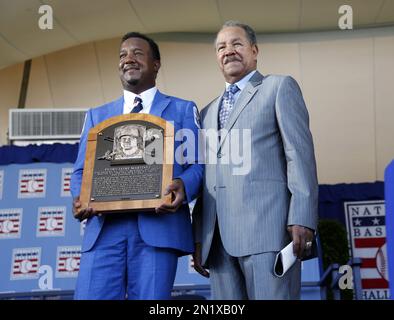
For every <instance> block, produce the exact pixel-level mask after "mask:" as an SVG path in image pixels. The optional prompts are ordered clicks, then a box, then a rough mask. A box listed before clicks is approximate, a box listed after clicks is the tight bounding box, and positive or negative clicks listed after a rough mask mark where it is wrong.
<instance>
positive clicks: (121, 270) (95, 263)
mask: <svg viewBox="0 0 394 320" xmlns="http://www.w3.org/2000/svg"><path fill="white" fill-rule="evenodd" d="M159 68H160V52H159V48H158V46H157V44H156V43H155V42H154V41H153V40H152V39H150V38H148V37H147V36H145V35H142V34H140V33H135V32H132V33H128V34H126V35H124V36H123V38H122V41H121V46H120V53H119V75H120V80H121V82H122V85H123V89H124V95H123V96H122V97H121V98H119V99H118V100H115V101H113V102H111V103H108V104H105V105H103V106H101V107H98V108H94V109H90V110H89V111H88V112H87V115H86V119H85V125H84V128H83V131H82V135H81V140H80V147H79V152H78V158H77V160H76V162H75V165H74V172H73V175H72V178H71V192H72V195H73V198H74V201H73V211H74V216H75V217H76V218H77V219H79V220H83V219H87V223H86V229H85V235H84V239H83V244H82V257H81V264H80V271H79V275H78V280H77V286H76V291H75V299H125V298H126V297H127V298H128V299H169V298H170V294H171V289H172V286H173V283H174V279H175V274H176V269H177V261H178V257H179V256H181V255H186V254H190V253H192V252H193V250H194V243H193V236H192V229H191V222H190V212H189V207H188V204H187V203H188V202H190V201H192V200H193V199H194V198H195V197H196V195H197V194H198V192H199V189H200V186H201V182H202V174H203V167H202V165H200V164H198V163H197V153H196V152H195V154H196V159H195V160H190V157H188V162H186V163H182V164H179V163H177V162H176V161H175V164H174V168H173V169H174V170H173V176H174V179H173V181H172V183H171V184H170V185H169V186H168V188H167V192H168V193H172V194H173V201H172V203H171V204H162V205H161V206H159V207H158V208H156V213H146V212H138V213H133V212H130V213H121V214H108V215H102V216H101V215H98V214H97V212H95V211H94V210H93V209H92V208H87V209H85V210H80V209H81V203H80V201H79V194H80V188H81V181H82V174H83V165H84V160H85V152H86V140H87V135H88V132H89V130H90V129H91V128H92V127H94V126H96V125H97V124H98V123H100V122H102V121H104V120H106V119H108V118H110V117H113V116H117V115H121V114H126V113H130V112H140V113H149V114H152V115H156V116H159V117H162V118H163V119H165V120H167V121H171V122H172V123H173V124H174V127H175V133H176V132H177V131H179V130H181V129H189V130H191V131H192V132H193V133H194V137H195V138H196V140H197V136H198V127H199V122H198V121H199V120H198V119H199V118H198V110H197V107H196V106H195V104H194V103H193V102H191V101H186V100H182V99H179V98H175V97H171V96H167V95H164V94H162V93H161V92H159V91H158V90H157V88H156V76H157V73H158V71H159ZM183 142H184V141H175V143H174V147H175V150H177V148H178V147H179V146H180V145H181V144H182V143H183ZM191 145H193V144H191ZM195 145H196V146H197V142H196V143H195Z"/></svg>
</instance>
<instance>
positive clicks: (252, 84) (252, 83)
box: [219, 71, 264, 149]
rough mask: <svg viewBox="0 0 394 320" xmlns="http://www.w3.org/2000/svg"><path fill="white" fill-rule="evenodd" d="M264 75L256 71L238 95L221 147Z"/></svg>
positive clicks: (226, 125) (225, 127)
mask: <svg viewBox="0 0 394 320" xmlns="http://www.w3.org/2000/svg"><path fill="white" fill-rule="evenodd" d="M263 78H264V77H263V75H262V74H261V73H259V72H258V71H256V73H255V74H254V75H253V76H252V78H251V79H250V80H249V82H248V84H247V85H246V87H245V88H244V90H242V92H241V95H240V96H239V97H238V100H237V102H236V103H235V105H234V107H233V110H232V112H231V114H230V117H229V118H228V120H227V122H226V124H225V126H224V129H225V130H224V132H223V136H222V137H221V139H220V145H219V149H220V147H221V146H222V144H223V142H224V140H225V139H226V137H227V135H228V133H229V131H230V130H231V128H232V127H233V126H234V123H235V121H236V120H237V119H238V117H239V115H240V114H241V112H242V111H243V110H244V109H245V107H246V106H247V104H248V103H249V101H250V100H251V99H252V98H253V96H254V94H255V93H256V91H257V88H256V87H257V86H258V85H259V84H261V82H262V81H263Z"/></svg>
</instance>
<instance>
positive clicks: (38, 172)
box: [18, 169, 47, 198]
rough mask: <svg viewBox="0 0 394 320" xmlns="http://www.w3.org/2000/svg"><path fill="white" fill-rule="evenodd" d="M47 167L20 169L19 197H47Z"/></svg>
mask: <svg viewBox="0 0 394 320" xmlns="http://www.w3.org/2000/svg"><path fill="white" fill-rule="evenodd" d="M46 177H47V170H46V169H32V170H19V187H18V198H43V197H45V186H46V180H47V179H46Z"/></svg>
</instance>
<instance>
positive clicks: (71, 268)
mask: <svg viewBox="0 0 394 320" xmlns="http://www.w3.org/2000/svg"><path fill="white" fill-rule="evenodd" d="M80 259H81V247H80V246H73V247H58V248H57V259H56V261H57V262H56V277H58V278H68V277H77V275H78V271H79V261H80Z"/></svg>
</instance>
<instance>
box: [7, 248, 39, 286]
mask: <svg viewBox="0 0 394 320" xmlns="http://www.w3.org/2000/svg"><path fill="white" fill-rule="evenodd" d="M40 260H41V248H16V249H14V250H12V267H11V280H22V279H36V278H38V276H39V273H38V269H39V267H40Z"/></svg>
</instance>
